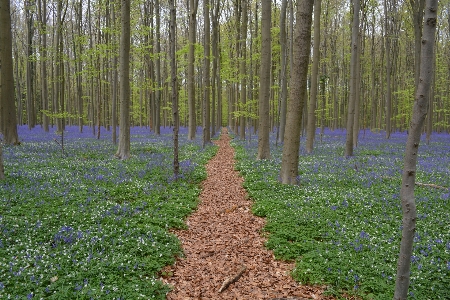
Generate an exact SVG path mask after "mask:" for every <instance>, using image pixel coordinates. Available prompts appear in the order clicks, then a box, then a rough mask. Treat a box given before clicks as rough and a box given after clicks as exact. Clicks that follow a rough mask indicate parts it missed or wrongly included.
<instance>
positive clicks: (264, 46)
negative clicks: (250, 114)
mask: <svg viewBox="0 0 450 300" xmlns="http://www.w3.org/2000/svg"><path fill="white" fill-rule="evenodd" d="M271 14H272V10H271V1H262V3H261V70H260V84H259V126H258V156H257V159H267V158H269V157H270V145H269V132H270V118H269V110H270V102H269V101H270V69H271V66H272V42H271V32H270V30H271V24H272V17H271Z"/></svg>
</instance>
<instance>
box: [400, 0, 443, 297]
mask: <svg viewBox="0 0 450 300" xmlns="http://www.w3.org/2000/svg"><path fill="white" fill-rule="evenodd" d="M437 8H438V1H437V0H427V4H426V9H425V16H424V26H423V35H422V47H421V54H420V59H421V61H420V76H419V85H418V86H417V89H416V94H415V100H414V106H413V113H412V118H411V126H410V128H409V134H408V139H407V141H406V148H405V157H404V165H403V173H402V174H403V175H402V185H401V188H400V200H401V203H402V211H403V218H402V240H401V244H400V254H399V257H398V262H397V278H396V282H395V292H394V299H395V300H403V299H406V298H407V297H408V288H409V282H410V276H411V255H412V250H413V241H414V233H415V231H416V219H417V209H416V203H415V200H414V185H415V180H416V169H417V152H418V147H419V144H420V136H421V134H422V128H423V124H424V123H425V118H426V115H427V112H428V103H429V96H430V88H431V79H432V75H433V61H434V49H433V48H434V43H435V32H436V21H437Z"/></svg>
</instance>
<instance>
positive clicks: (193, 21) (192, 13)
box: [187, 0, 198, 140]
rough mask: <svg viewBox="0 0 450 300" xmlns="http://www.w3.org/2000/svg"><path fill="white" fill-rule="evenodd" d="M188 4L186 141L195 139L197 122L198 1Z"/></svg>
mask: <svg viewBox="0 0 450 300" xmlns="http://www.w3.org/2000/svg"><path fill="white" fill-rule="evenodd" d="M188 3H189V54H188V77H187V81H188V83H187V84H188V86H187V87H188V103H189V129H188V139H189V140H193V139H195V132H196V130H197V121H196V118H195V80H194V77H195V71H194V63H195V47H194V45H195V43H196V37H195V34H196V27H197V26H196V25H197V7H198V0H188Z"/></svg>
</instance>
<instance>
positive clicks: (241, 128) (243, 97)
mask: <svg viewBox="0 0 450 300" xmlns="http://www.w3.org/2000/svg"><path fill="white" fill-rule="evenodd" d="M241 7H242V22H241V43H240V44H241V47H240V48H241V51H240V52H241V53H240V54H241V62H240V66H239V72H240V73H241V74H240V76H241V97H240V98H241V104H242V110H244V111H245V113H246V114H247V113H248V110H247V106H246V103H247V23H248V15H247V7H248V1H247V0H241ZM245 123H246V115H245V114H241V116H240V118H239V138H240V139H241V140H245V125H246V124H245Z"/></svg>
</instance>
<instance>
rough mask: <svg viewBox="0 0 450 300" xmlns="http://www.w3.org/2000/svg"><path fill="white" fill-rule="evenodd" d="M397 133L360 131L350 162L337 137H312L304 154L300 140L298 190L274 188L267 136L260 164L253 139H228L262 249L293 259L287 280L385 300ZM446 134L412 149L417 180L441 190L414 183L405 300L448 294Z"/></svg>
mask: <svg viewBox="0 0 450 300" xmlns="http://www.w3.org/2000/svg"><path fill="white" fill-rule="evenodd" d="M406 136H407V135H406V133H395V134H392V135H391V138H390V139H389V140H386V139H385V138H384V133H371V132H369V131H366V132H361V133H360V140H359V146H358V147H357V148H356V149H355V156H354V157H351V158H345V157H343V154H344V147H345V132H343V131H329V130H326V131H325V134H324V135H323V136H322V138H321V137H320V136H319V135H317V141H316V143H315V149H314V153H313V154H310V155H307V154H306V153H305V151H304V147H303V146H304V144H305V140H304V139H302V141H301V147H300V148H301V149H300V153H301V157H300V162H299V173H300V174H299V178H298V181H299V184H300V185H299V186H285V185H281V184H280V183H279V170H280V166H281V151H282V148H281V146H280V145H278V146H276V145H275V136H274V135H272V136H271V154H272V158H271V159H269V160H263V161H256V160H255V158H256V152H257V140H256V139H254V140H253V141H251V142H250V143H249V142H248V141H239V140H237V138H236V139H235V140H234V141H233V145H234V147H235V148H236V157H237V160H238V163H237V168H238V170H239V171H240V173H241V174H242V175H243V176H244V178H245V183H244V186H245V188H246V189H247V191H248V193H249V195H250V197H251V198H253V199H254V205H253V208H252V209H253V212H254V213H255V214H256V215H258V216H263V217H266V218H267V224H266V226H265V231H266V233H267V235H268V242H267V244H266V245H267V247H269V248H270V249H273V251H274V253H275V255H276V256H277V257H278V258H282V259H288V260H296V267H295V269H294V271H293V276H294V278H295V279H296V280H298V281H300V282H303V283H309V284H316V283H320V284H326V285H327V286H328V291H329V292H330V293H332V294H335V295H336V296H339V294H341V293H342V292H343V291H344V292H347V293H350V294H357V295H360V296H361V297H362V298H363V299H392V297H393V291H394V284H395V274H396V262H397V257H398V252H399V246H400V238H401V206H400V199H399V191H400V183H401V170H402V166H403V152H404V147H405V143H406ZM449 166H450V136H449V135H448V134H434V135H433V137H432V142H431V143H430V145H426V144H425V143H422V144H421V145H420V147H419V162H418V174H417V181H418V182H421V183H432V184H435V185H438V186H443V187H447V189H439V188H432V187H427V186H417V187H416V202H417V205H418V220H417V231H416V233H415V243H414V252H413V256H412V257H411V259H412V269H411V286H410V298H411V299H449V298H450V290H449V288H448V287H449V286H450V201H449V190H448V187H450V170H449Z"/></svg>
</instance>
